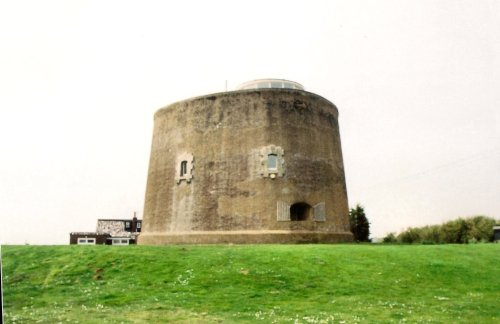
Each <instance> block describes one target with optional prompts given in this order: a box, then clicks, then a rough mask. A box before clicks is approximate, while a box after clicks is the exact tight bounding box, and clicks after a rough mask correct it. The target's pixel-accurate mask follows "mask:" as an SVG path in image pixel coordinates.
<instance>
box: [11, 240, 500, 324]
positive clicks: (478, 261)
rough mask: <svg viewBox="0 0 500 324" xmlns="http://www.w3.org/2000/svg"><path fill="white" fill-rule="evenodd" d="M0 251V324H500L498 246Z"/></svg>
mask: <svg viewBox="0 0 500 324" xmlns="http://www.w3.org/2000/svg"><path fill="white" fill-rule="evenodd" d="M2 253H3V266H4V270H3V274H4V311H5V320H6V322H7V323H30V322H38V323H58V322H71V323H165V322H175V323H179V322H180V323H213V322H223V323H235V322H238V323H241V322H242V323H250V322H261V323H371V322H373V323H380V322H382V323H403V322H409V323H495V322H496V323H499V322H500V267H499V265H500V244H475V245H211V246H191V245H189V246H168V247H146V246H128V247H113V246H3V248H2Z"/></svg>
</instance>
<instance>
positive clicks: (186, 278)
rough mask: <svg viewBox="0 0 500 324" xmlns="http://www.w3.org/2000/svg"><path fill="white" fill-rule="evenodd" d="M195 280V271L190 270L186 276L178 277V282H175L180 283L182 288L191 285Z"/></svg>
mask: <svg viewBox="0 0 500 324" xmlns="http://www.w3.org/2000/svg"><path fill="white" fill-rule="evenodd" d="M193 278H194V275H193V269H188V270H186V272H185V273H184V274H180V275H178V276H177V282H175V283H174V284H176V283H178V284H180V285H182V286H186V285H189V281H190V280H191V279H193Z"/></svg>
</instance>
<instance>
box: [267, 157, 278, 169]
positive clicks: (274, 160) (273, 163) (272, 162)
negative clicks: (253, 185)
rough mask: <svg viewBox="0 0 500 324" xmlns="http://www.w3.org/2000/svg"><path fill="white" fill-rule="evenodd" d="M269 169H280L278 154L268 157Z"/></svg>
mask: <svg viewBox="0 0 500 324" xmlns="http://www.w3.org/2000/svg"><path fill="white" fill-rule="evenodd" d="M267 168H268V169H269V170H277V169H278V156H277V155H276V154H269V155H268V156H267Z"/></svg>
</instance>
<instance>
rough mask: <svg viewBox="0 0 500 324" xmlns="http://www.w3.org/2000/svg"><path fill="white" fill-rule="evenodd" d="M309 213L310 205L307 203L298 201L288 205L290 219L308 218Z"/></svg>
mask: <svg viewBox="0 0 500 324" xmlns="http://www.w3.org/2000/svg"><path fill="white" fill-rule="evenodd" d="M310 214H311V206H310V205H309V204H306V203H303V202H300V203H295V204H293V205H292V206H290V220H291V221H304V220H307V219H308V218H309V215H310Z"/></svg>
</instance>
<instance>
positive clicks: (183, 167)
mask: <svg viewBox="0 0 500 324" xmlns="http://www.w3.org/2000/svg"><path fill="white" fill-rule="evenodd" d="M187 164H188V163H187V161H182V162H181V177H183V176H184V175H186V173H187Z"/></svg>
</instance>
